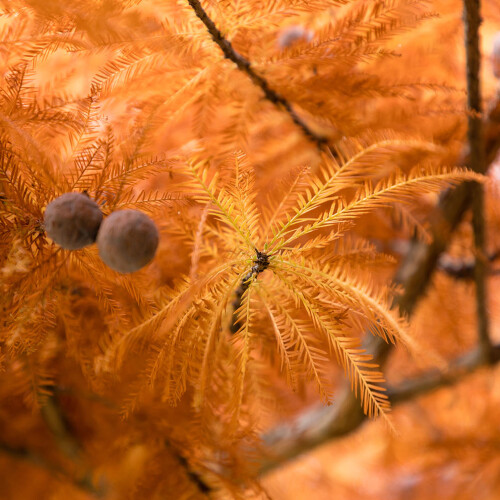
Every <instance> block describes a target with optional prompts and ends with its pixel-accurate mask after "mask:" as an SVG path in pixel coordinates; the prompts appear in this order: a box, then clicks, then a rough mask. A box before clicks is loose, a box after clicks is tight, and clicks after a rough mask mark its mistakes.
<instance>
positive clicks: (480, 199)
mask: <svg viewBox="0 0 500 500" xmlns="http://www.w3.org/2000/svg"><path fill="white" fill-rule="evenodd" d="M480 10H481V2H480V0H464V16H463V18H464V31H465V52H466V59H467V107H468V111H469V114H468V118H467V120H468V127H467V140H468V144H469V150H470V158H469V167H470V168H471V169H472V170H474V171H475V172H480V173H485V172H486V161H485V156H486V155H485V147H484V137H483V124H482V119H481V113H482V100H481V82H480V78H479V71H480V67H481V52H480V49H479V26H480V24H481V13H480ZM472 195H473V196H472V226H473V229H474V241H475V247H476V264H475V266H474V281H475V283H476V306H477V321H478V335H479V345H480V346H481V349H482V352H483V354H484V356H485V357H486V358H488V357H490V356H491V341H490V336H489V316H488V310H487V309H488V295H487V289H486V277H487V274H488V259H487V257H486V252H485V241H486V227H485V221H484V187H483V186H482V185H479V184H475V185H474V186H473V188H472Z"/></svg>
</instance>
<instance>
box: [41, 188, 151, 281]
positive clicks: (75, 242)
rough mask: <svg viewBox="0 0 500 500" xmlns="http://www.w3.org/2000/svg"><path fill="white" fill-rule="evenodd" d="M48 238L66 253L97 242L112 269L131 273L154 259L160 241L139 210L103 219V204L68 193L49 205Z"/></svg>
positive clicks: (47, 212) (45, 221) (121, 211)
mask: <svg viewBox="0 0 500 500" xmlns="http://www.w3.org/2000/svg"><path fill="white" fill-rule="evenodd" d="M44 225H45V231H46V233H47V235H48V236H49V237H50V238H51V239H52V240H54V242H55V243H57V244H58V245H59V246H61V247H62V248H65V249H66V250H78V249H80V248H83V247H86V246H88V245H91V244H93V243H94V242H97V248H98V250H99V256H100V257H101V259H102V261H103V262H104V263H105V264H106V265H107V266H109V267H110V268H111V269H113V270H115V271H118V272H120V273H131V272H134V271H137V270H139V269H141V268H142V267H144V266H145V265H147V264H148V263H149V262H151V260H152V259H153V257H154V255H155V253H156V249H157V247H158V242H159V232H158V228H157V227H156V224H155V223H154V222H153V220H152V219H151V218H150V217H148V216H147V215H146V214H145V213H143V212H141V211H139V210H117V211H115V212H113V213H112V214H110V215H109V216H108V217H106V219H104V220H103V214H102V212H101V209H100V208H99V205H98V204H97V203H96V202H95V201H93V200H92V199H90V198H89V197H88V196H87V195H85V194H82V193H65V194H63V195H61V196H59V197H58V198H56V199H55V200H53V201H52V202H50V203H49V204H48V205H47V208H46V209H45V214H44Z"/></svg>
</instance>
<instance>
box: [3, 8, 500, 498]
mask: <svg viewBox="0 0 500 500" xmlns="http://www.w3.org/2000/svg"><path fill="white" fill-rule="evenodd" d="M195 3H196V2H191V1H190V2H188V1H187V0H186V1H184V0H183V1H175V0H161V1H160V0H142V1H141V0H65V1H62V0H50V1H45V0H10V1H7V0H6V1H2V2H1V4H2V7H1V12H2V15H1V17H0V67H1V72H0V285H1V296H0V306H1V308H2V317H1V328H0V367H1V371H0V479H1V481H0V498H5V499H10V498H12V499H17V498H19V499H21V498H23V499H25V498H26V499H27V498H36V499H42V498H51V499H59V498H77V499H79V498H82V499H86V498H92V497H94V496H98V495H101V496H102V497H103V498H107V499H123V498H131V499H132V498H134V499H135V498H137V499H142V498H147V499H149V498H151V499H155V498H205V497H208V498H221V499H223V498H267V497H272V498H276V499H288V498H290V499H291V498H294V499H295V498H297V499H298V498H309V497H310V496H311V495H312V491H313V490H315V489H316V488H318V487H319V486H321V487H322V491H323V494H324V498H331V497H332V496H335V498H370V499H372V498H401V495H403V494H407V492H408V491H410V490H411V493H408V495H410V496H408V497H407V498H434V497H433V496H432V495H435V496H436V498H437V491H439V492H440V493H439V498H468V497H467V496H462V497H458V496H453V495H455V494H456V492H457V491H458V489H457V488H459V487H460V484H461V482H460V481H459V480H457V479H456V477H454V478H452V479H451V480H450V481H456V482H455V483H454V487H450V488H443V489H440V490H432V491H430V490H428V489H426V488H424V487H423V486H422V487H417V486H414V484H416V483H415V482H418V481H420V482H421V483H422V484H423V483H424V482H425V481H427V480H429V481H435V482H439V480H440V478H442V474H443V473H444V472H443V471H444V469H446V467H452V465H449V464H450V460H451V458H450V455H451V454H452V453H453V451H452V450H454V449H456V448H454V447H457V448H459V447H460V443H461V442H460V440H461V439H462V440H465V441H467V443H466V445H464V446H469V447H471V446H473V444H471V443H474V442H476V440H478V439H481V436H483V437H484V439H485V440H486V441H487V442H488V443H490V442H493V441H494V440H495V439H498V435H497V433H496V431H494V430H492V429H493V427H494V422H493V421H492V419H491V415H489V416H488V417H486V416H485V415H486V413H487V410H488V411H494V408H495V405H496V403H497V399H498V397H497V395H496V392H498V391H493V390H491V391H490V392H492V393H494V394H493V395H492V396H491V399H488V398H489V397H490V394H489V392H488V391H489V390H488V389H487V388H486V387H485V386H486V385H487V382H486V381H485V380H486V377H492V378H491V380H493V381H495V380H496V379H495V378H494V375H495V374H494V373H493V374H492V373H491V372H488V373H487V374H479V375H477V376H476V377H477V378H476V379H474V380H471V381H469V382H467V383H468V384H469V385H468V386H466V385H464V386H463V387H461V388H460V389H459V390H458V391H457V393H454V394H455V396H449V393H447V394H442V393H439V394H438V395H436V396H433V397H430V398H429V399H425V400H424V401H423V402H420V401H419V402H417V403H415V402H414V403H412V405H409V406H408V407H406V406H404V407H401V408H398V410H397V411H396V412H394V417H391V418H390V420H389V416H388V412H389V410H390V404H389V400H388V398H387V396H386V395H385V393H384V390H385V389H384V375H383V374H382V372H381V369H380V367H379V366H378V365H377V363H375V362H374V360H372V358H371V356H370V355H369V354H367V353H366V351H365V350H364V349H363V347H362V342H361V341H362V339H363V337H364V335H375V336H379V337H381V338H383V339H384V340H385V341H387V342H390V343H397V344H403V345H405V346H406V347H407V351H408V353H409V354H408V353H407V351H405V352H401V351H398V352H397V353H396V355H394V356H393V358H392V359H391V363H390V364H389V366H388V368H387V373H388V375H389V380H390V381H395V380H400V379H403V378H404V377H406V376H409V375H411V374H413V373H415V372H418V371H419V370H422V367H423V366H425V365H426V364H429V363H430V362H431V360H434V359H436V358H442V359H449V358H451V356H453V355H456V354H457V353H459V352H462V351H463V350H464V349H465V348H466V347H467V346H471V345H474V342H475V340H474V339H475V337H474V335H475V333H474V328H475V326H474V325H475V323H474V321H475V320H474V307H473V304H474V299H473V293H472V291H471V290H472V289H471V286H469V284H467V283H465V284H461V285H460V286H457V285H456V284H455V283H454V282H453V280H451V279H450V278H446V277H442V276H440V277H439V278H438V279H437V280H436V283H435V285H434V288H433V290H432V291H431V292H430V293H429V296H428V298H427V299H426V301H424V303H423V304H422V305H421V308H420V309H419V312H418V313H417V315H416V317H415V318H413V319H412V321H411V323H410V322H409V321H408V319H407V318H402V317H400V316H399V315H398V313H397V312H396V311H395V310H394V309H393V308H392V307H391V304H392V302H393V299H394V297H395V296H396V295H397V294H398V293H399V290H398V289H397V288H396V287H394V286H392V285H391V284H390V276H391V275H392V274H393V272H394V270H395V269H396V265H397V264H398V262H399V260H400V257H401V255H400V252H399V251H398V250H399V249H400V248H401V247H404V245H405V244H406V243H407V242H408V241H409V240H410V239H411V238H412V237H414V238H420V239H422V240H423V241H429V240H430V238H431V236H430V234H429V231H428V229H429V220H428V216H429V213H430V212H431V210H432V208H433V207H434V206H435V204H436V200H437V197H438V196H437V195H438V193H439V192H440V191H441V190H443V189H445V188H446V187H449V186H453V185H456V184H458V183H460V182H462V181H467V180H476V181H480V182H482V180H483V179H482V177H481V176H479V175H478V174H475V173H473V172H471V171H468V170H466V169H465V168H454V167H450V165H454V164H455V162H456V160H457V157H458V153H459V152H460V151H461V150H462V149H463V146H464V141H465V139H464V137H465V130H466V116H467V113H466V101H465V98H466V93H465V92H464V90H463V88H464V85H465V83H464V82H465V69H464V64H465V63H464V56H463V50H462V48H461V40H462V26H461V20H460V9H461V3H460V2H458V1H455V2H441V1H439V0H436V1H435V2H430V1H429V2H415V1H413V0H386V1H368V0H352V1H344V0H313V1H306V0H302V1H292V0H273V1H268V2H257V1H246V2H228V1H217V2H215V1H212V0H207V1H202V5H203V7H204V8H205V10H206V13H207V14H208V16H209V18H210V19H211V20H213V21H214V23H215V25H216V26H217V28H218V29H219V30H220V34H221V35H222V36H223V37H224V41H223V42H222V43H227V40H229V41H230V42H231V45H230V46H229V47H230V48H229V49H228V50H231V51H233V53H234V54H237V56H238V57H240V58H243V59H240V62H241V61H242V60H243V61H250V64H251V65H250V66H245V64H246V63H242V64H234V61H232V60H230V58H228V57H224V54H223V52H222V51H221V48H220V46H218V45H217V43H216V42H217V37H216V36H215V35H214V33H212V34H210V33H209V32H208V31H207V28H206V26H205V25H204V24H203V23H202V20H201V19H200V16H199V12H195V10H196V9H193V8H192V5H190V4H195ZM490 4H491V5H490ZM490 4H486V6H485V7H484V12H483V17H484V18H485V20H486V21H487V22H486V23H485V25H484V27H483V28H482V34H483V41H484V44H485V45H484V46H485V54H487V53H488V50H489V49H488V47H489V46H488V43H489V42H490V41H491V40H492V39H493V35H494V33H495V31H496V30H497V29H498V26H499V23H500V16H499V14H498V12H496V11H495V8H494V7H495V2H493V1H491V2H490ZM226 55H227V54H226ZM485 60H486V56H485ZM249 68H250V69H249ZM252 72H253V73H252ZM483 73H484V74H483V81H484V88H485V91H486V93H487V97H488V98H491V97H492V95H493V92H494V80H493V78H492V76H491V74H490V68H489V67H488V65H487V64H485V65H483ZM262 82H264V83H262ZM488 189H489V191H488V196H489V198H488V210H487V220H488V224H489V226H490V227H494V226H495V224H496V223H498V217H497V215H498V214H499V212H498V207H497V200H498V193H497V192H496V191H495V188H494V187H491V188H488ZM66 192H85V193H86V194H88V195H89V196H90V198H91V199H93V200H95V201H96V202H97V203H98V205H99V207H100V209H101V210H102V212H103V214H104V216H105V217H107V216H109V215H110V214H111V213H113V212H114V211H116V210H119V209H124V208H133V209H136V210H141V211H143V212H146V213H147V214H149V215H150V216H151V217H152V218H153V219H154V220H155V222H156V224H157V225H158V227H159V229H160V245H159V249H158V252H157V255H156V258H155V259H154V261H153V262H152V263H151V264H150V265H148V266H147V267H145V268H144V269H142V270H140V271H137V272H134V273H131V274H119V273H117V272H114V271H112V270H111V269H110V268H108V267H107V266H106V265H105V264H104V263H103V262H102V261H101V260H100V258H99V254H98V251H97V248H96V246H95V245H93V246H88V247H85V248H83V249H80V250H75V251H68V250H64V249H62V248H60V247H58V246H57V245H56V244H55V243H54V242H52V241H51V240H50V238H48V236H47V235H46V233H45V230H44V225H43V219H44V210H45V207H46V206H47V205H48V203H49V202H51V201H52V200H53V199H54V198H56V197H57V196H59V195H61V194H63V193H66ZM470 242H471V235H470V226H469V222H468V221H465V222H464V223H463V226H462V227H461V228H460V230H459V231H458V234H457V235H456V237H455V240H454V241H453V244H452V246H451V249H450V253H449V256H450V257H456V258H462V259H463V258H465V257H470V258H471V257H472V256H473V252H472V244H471V243H470ZM497 249H498V245H496V238H492V239H491V250H492V251H494V250H497ZM495 299H496V297H495V296H494V297H493V299H492V300H495ZM492 324H493V333H494V334H496V330H497V329H498V326H496V325H498V323H495V317H492ZM365 332H367V333H365ZM437 338H439V341H436V339H437ZM457 345H459V346H460V347H457ZM431 351H433V353H432V356H431ZM408 359H409V360H408ZM338 367H340V369H339V368H338ZM343 374H345V375H346V376H347V377H348V379H349V381H350V387H351V389H352V390H353V391H354V393H355V394H356V395H357V396H358V398H359V401H360V404H361V405H362V407H363V409H364V411H365V413H366V414H367V415H369V416H371V417H377V416H381V417H383V418H384V419H386V420H387V421H388V422H389V425H390V426H394V427H395V428H396V430H397V431H398V432H399V433H400V434H403V435H404V438H403V439H402V440H399V438H395V437H394V435H392V434H390V433H388V432H387V429H386V428H385V427H382V426H381V425H380V423H379V422H374V423H371V424H370V425H369V426H367V428H365V429H363V430H362V436H361V437H359V436H353V437H352V438H349V439H350V442H351V443H352V447H353V448H354V451H353V450H352V449H349V450H348V452H346V450H345V446H346V445H344V444H340V445H338V448H331V447H328V448H327V449H326V450H323V451H320V452H318V453H317V454H315V455H314V456H316V457H318V458H319V460H320V462H319V464H320V465H318V463H311V460H313V459H310V458H305V459H304V460H303V461H302V462H301V464H302V465H304V464H306V465H307V467H306V468H305V472H304V473H303V474H302V477H300V478H299V479H298V484H299V486H298V487H297V488H295V487H294V488H289V487H288V486H287V485H286V483H287V482H290V478H295V477H296V476H297V474H298V472H297V470H292V472H290V471H287V469H284V470H283V472H281V471H280V472H279V473H275V475H273V476H271V477H269V478H266V479H264V481H263V482H262V481H261V480H260V478H259V477H258V473H257V471H258V468H259V467H258V464H259V453H260V451H257V450H260V442H259V436H260V434H261V433H262V432H263V431H264V430H266V429H270V428H271V427H272V426H273V425H274V424H276V423H277V422H279V421H280V419H282V418H284V417H285V416H287V415H288V416H289V415H290V414H295V413H300V412H301V411H302V410H303V409H304V408H306V407H307V406H308V405H309V404H311V403H312V402H314V401H316V399H320V400H321V402H322V403H323V404H326V403H328V404H332V403H333V404H335V397H336V394H337V389H338V386H339V384H340V383H341V380H342V375H343ZM492 383H495V382H492ZM460 391H462V393H461V392H460ZM467 394H473V398H479V397H481V398H485V399H488V402H487V403H484V405H483V406H481V408H482V409H478V408H476V407H474V408H472V407H469V406H474V405H473V404H472V403H470V404H468V401H467ZM446 401H450V404H456V405H460V408H461V409H460V411H459V410H456V409H455V410H454V411H450V412H449V415H450V417H449V418H450V420H449V421H447V420H446V417H445V416H444V415H445V414H447V412H448V411H449V410H448V408H447V407H446ZM462 407H463V409H462ZM461 412H467V414H468V415H469V416H470V419H471V422H472V421H474V422H477V425H476V427H480V426H481V427H484V426H488V425H489V427H487V428H486V429H482V431H484V433H483V434H480V435H479V434H477V433H475V428H474V425H472V424H471V425H469V426H468V427H467V430H466V432H465V433H463V434H461V433H460V430H461V424H463V422H462V423H461V422H460V420H461V417H460V415H461ZM422 415H425V421H423V419H422ZM433 433H435V434H433ZM435 435H436V436H437V437H435ZM422 443H423V444H422ZM332 446H334V445H332ZM417 446H422V447H426V448H425V451H424V452H422V453H419V454H418V457H419V458H420V461H418V460H416V459H414V457H412V456H411V455H412V453H411V452H410V451H409V450H412V449H414V448H415V447H417ZM342 447H344V448H342ZM332 449H333V450H337V449H338V453H337V451H332ZM339 454H340V455H342V456H344V458H345V463H343V462H342V459H341V460H339V459H338V456H337V455H339ZM334 455H335V456H334ZM491 457H493V458H491ZM467 459H468V462H467V466H468V467H470V468H471V470H474V467H479V466H481V464H482V463H484V462H485V461H490V460H491V462H488V465H489V467H491V472H487V473H485V476H484V479H483V481H484V482H486V483H487V484H488V486H489V487H490V488H491V495H490V496H487V495H486V494H485V495H482V498H495V494H497V492H498V486H499V485H498V484H497V483H498V481H497V480H496V476H495V474H494V473H493V471H495V472H496V471H498V467H497V465H495V464H497V462H498V455H495V453H494V450H490V454H488V452H486V451H484V453H474V452H472V451H471V453H470V454H469V455H468V456H467ZM401 460H404V461H405V464H406V465H405V466H404V467H402V466H401V465H400V464H399V463H398V461H401ZM455 460H459V459H456V457H455ZM313 461H314V460H313ZM333 462H334V463H333ZM332 463H333V465H332ZM346 464H347V465H346ZM349 464H351V465H350V468H351V469H356V468H357V467H358V466H359V464H362V465H363V467H364V469H363V472H362V473H357V474H356V476H352V474H350V473H349V472H348V470H347V469H346V467H347V466H348V465H349ZM292 467H293V466H292ZM456 467H457V468H458V470H461V469H460V466H459V465H457V466H456ZM319 468H320V469H321V475H319V474H318V475H317V477H314V478H311V475H312V474H315V473H314V471H315V470H317V469H319ZM381 470H385V471H391V473H390V474H389V473H387V472H386V473H384V474H385V475H384V476H383V477H382V476H380V471H381ZM454 470H455V469H454ZM488 470H489V469H488ZM311 471H313V472H311ZM280 474H281V476H280ZM455 474H457V473H456V471H455ZM27 475H29V477H30V481H29V482H28V481H26V480H25V478H26V476H27ZM379 476H380V477H379ZM395 476H396V477H395ZM360 477H363V478H365V479H364V481H363V482H364V483H366V486H363V487H361V488H358V487H357V486H356V482H357V480H359V478H360ZM405 481H406V482H405ZM408 481H410V482H411V481H413V483H412V485H411V487H409V486H408ZM368 482H370V483H369V484H370V485H371V486H370V487H368ZM263 484H264V486H265V489H264V487H263ZM457 485H458V486H457ZM408 488H410V490H408ZM488 491H490V490H488ZM488 494H489V493H488ZM315 495H316V494H315ZM391 495H392V496H391ZM398 495H399V496H398ZM411 495H413V496H411ZM405 498H406V497H405Z"/></svg>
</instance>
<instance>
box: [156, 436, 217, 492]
mask: <svg viewBox="0 0 500 500" xmlns="http://www.w3.org/2000/svg"><path fill="white" fill-rule="evenodd" d="M165 446H166V448H168V449H169V450H170V452H171V453H172V455H173V456H174V457H175V459H176V460H177V462H178V463H179V465H180V466H181V467H182V468H183V469H184V471H185V473H186V475H187V477H188V478H189V480H190V481H191V482H192V483H193V485H194V486H195V487H196V489H197V490H198V492H199V493H200V494H201V495H203V496H204V497H208V498H210V494H211V493H212V492H213V490H212V488H211V487H210V486H209V485H208V484H207V483H206V482H205V480H204V479H203V478H202V477H201V475H200V474H199V473H198V472H196V471H194V470H193V469H192V468H191V466H190V464H189V462H188V461H187V460H186V458H185V457H184V456H183V455H181V454H180V453H179V452H178V451H177V450H176V449H175V448H174V447H173V446H172V444H171V443H170V442H168V441H165Z"/></svg>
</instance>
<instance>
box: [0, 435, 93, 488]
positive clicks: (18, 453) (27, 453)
mask: <svg viewBox="0 0 500 500" xmlns="http://www.w3.org/2000/svg"><path fill="white" fill-rule="evenodd" d="M0 453H4V454H6V455H8V456H10V457H12V458H14V459H16V460H22V461H26V462H29V463H31V464H32V465H35V466H37V467H41V468H43V469H46V470H47V471H48V472H50V473H51V474H53V475H54V476H64V477H66V478H68V480H69V481H71V482H72V483H73V484H74V485H75V486H76V487H77V488H80V489H81V490H84V491H86V492H87V493H90V494H92V495H93V496H95V497H100V496H102V493H103V492H102V491H101V490H100V489H97V488H96V487H95V486H94V485H93V484H92V482H91V481H89V480H88V478H86V477H84V478H81V479H80V478H78V479H75V478H74V477H73V476H72V475H71V474H69V473H68V472H67V471H66V470H64V469H63V468H62V467H60V466H59V465H56V464H55V463H52V462H51V461H50V460H48V459H47V458H46V457H44V456H43V455H40V454H39V453H37V452H35V451H33V450H30V449H28V448H14V447H12V446H10V445H8V444H5V443H0Z"/></svg>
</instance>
